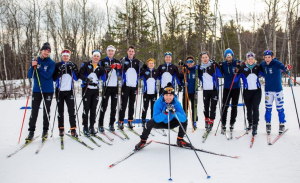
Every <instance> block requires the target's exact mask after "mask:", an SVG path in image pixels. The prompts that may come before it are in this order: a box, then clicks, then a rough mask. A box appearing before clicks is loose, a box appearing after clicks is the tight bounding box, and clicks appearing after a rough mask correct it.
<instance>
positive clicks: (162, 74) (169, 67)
mask: <svg viewBox="0 0 300 183" xmlns="http://www.w3.org/2000/svg"><path fill="white" fill-rule="evenodd" d="M171 62H172V53H171V52H166V53H165V63H164V64H161V65H160V66H158V68H157V70H158V72H159V78H160V91H159V95H161V94H162V93H163V90H164V87H165V86H167V84H168V83H169V82H171V83H172V85H173V87H175V82H174V79H175V78H176V81H177V84H178V85H179V88H180V89H179V90H182V87H181V84H180V81H179V71H178V67H177V66H176V65H173V64H172V63H171Z"/></svg>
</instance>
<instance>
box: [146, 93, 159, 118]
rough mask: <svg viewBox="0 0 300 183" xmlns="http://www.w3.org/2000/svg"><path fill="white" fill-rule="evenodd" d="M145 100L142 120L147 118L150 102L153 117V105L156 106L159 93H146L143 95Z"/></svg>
mask: <svg viewBox="0 0 300 183" xmlns="http://www.w3.org/2000/svg"><path fill="white" fill-rule="evenodd" d="M143 100H144V106H143V112H142V121H143V120H146V116H147V111H148V107H149V102H150V104H151V118H153V107H154V103H155V101H156V100H157V94H147V93H145V94H144V96H143Z"/></svg>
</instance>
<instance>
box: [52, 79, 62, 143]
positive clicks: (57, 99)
mask: <svg viewBox="0 0 300 183" xmlns="http://www.w3.org/2000/svg"><path fill="white" fill-rule="evenodd" d="M61 80H62V76H61V77H60V82H59V84H60V85H59V90H58V94H57V98H56V107H55V113H54V118H53V125H52V130H51V136H50V137H52V136H53V129H54V123H55V117H56V111H57V106H58V102H59V94H60V87H61ZM53 140H54V139H53Z"/></svg>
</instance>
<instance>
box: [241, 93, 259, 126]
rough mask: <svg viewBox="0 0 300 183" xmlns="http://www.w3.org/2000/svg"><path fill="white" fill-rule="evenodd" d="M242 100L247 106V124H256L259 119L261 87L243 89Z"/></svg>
mask: <svg viewBox="0 0 300 183" xmlns="http://www.w3.org/2000/svg"><path fill="white" fill-rule="evenodd" d="M243 96H244V102H245V104H246V108H247V120H248V122H249V124H253V125H257V124H258V121H259V104H260V101H261V89H260V88H259V89H256V90H244V93H243Z"/></svg>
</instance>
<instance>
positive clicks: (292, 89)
mask: <svg viewBox="0 0 300 183" xmlns="http://www.w3.org/2000/svg"><path fill="white" fill-rule="evenodd" d="M288 76H289V78H290V86H291V90H292V94H293V99H294V105H295V110H296V114H297V120H298V124H299V129H300V122H299V115H298V110H297V105H296V101H295V95H294V90H293V84H292V81H291V77H290V73H288Z"/></svg>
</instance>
